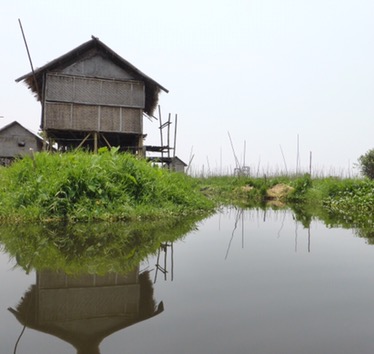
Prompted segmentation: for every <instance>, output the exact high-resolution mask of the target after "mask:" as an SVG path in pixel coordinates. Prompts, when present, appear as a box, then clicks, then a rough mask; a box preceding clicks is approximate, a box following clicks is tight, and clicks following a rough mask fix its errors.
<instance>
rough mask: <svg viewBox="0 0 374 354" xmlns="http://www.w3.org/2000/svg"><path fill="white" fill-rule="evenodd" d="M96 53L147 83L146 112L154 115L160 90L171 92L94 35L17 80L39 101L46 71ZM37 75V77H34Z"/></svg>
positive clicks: (61, 68)
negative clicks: (23, 83)
mask: <svg viewBox="0 0 374 354" xmlns="http://www.w3.org/2000/svg"><path fill="white" fill-rule="evenodd" d="M96 54H100V55H102V56H103V57H105V58H108V59H109V60H111V61H112V62H113V63H114V64H116V65H118V66H119V67H120V68H122V69H124V70H125V71H127V72H129V73H131V74H132V75H133V76H134V77H135V78H136V80H139V81H143V82H144V83H145V94H146V98H145V108H144V112H145V113H147V114H149V115H152V113H153V111H154V109H155V107H156V106H157V102H158V95H159V93H160V91H161V90H162V91H164V92H166V93H167V92H169V91H168V90H167V89H166V88H165V87H163V86H161V85H160V84H159V83H157V82H156V81H154V80H153V79H151V78H150V77H149V76H147V75H146V74H144V73H143V72H141V71H140V70H139V69H137V68H136V67H135V66H134V65H132V64H131V63H129V62H128V61H127V60H125V59H123V58H122V57H121V56H119V55H118V54H117V53H115V52H114V51H113V50H112V49H110V48H109V47H108V46H106V45H105V44H104V43H103V42H101V41H100V40H99V39H98V38H96V37H94V36H92V39H91V40H89V41H88V42H85V43H83V44H81V45H80V46H79V47H77V48H75V49H73V50H71V51H70V52H68V53H66V54H64V55H62V56H60V57H58V58H56V59H54V60H52V61H51V62H49V63H48V64H46V65H44V66H42V67H40V68H38V69H35V70H34V73H33V72H29V73H28V74H26V75H23V76H21V77H19V78H18V79H16V82H20V81H24V82H25V83H26V84H27V86H28V87H29V89H30V90H31V91H32V92H33V93H34V94H35V96H36V98H37V100H38V101H42V87H43V85H42V83H43V77H44V74H45V73H48V72H51V71H61V70H63V69H64V68H66V67H68V66H70V65H72V64H74V63H76V62H77V61H80V60H82V59H85V58H90V57H92V56H94V55H96ZM34 75H35V77H34Z"/></svg>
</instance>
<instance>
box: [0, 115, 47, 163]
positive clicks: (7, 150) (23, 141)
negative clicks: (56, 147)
mask: <svg viewBox="0 0 374 354" xmlns="http://www.w3.org/2000/svg"><path fill="white" fill-rule="evenodd" d="M42 148H43V140H42V139H41V138H40V137H38V136H37V135H35V134H34V133H32V132H31V131H29V130H28V129H26V128H25V127H24V126H22V125H21V124H20V123H18V122H16V121H14V122H12V123H10V124H8V125H6V126H5V127H3V128H1V129H0V166H7V165H9V164H10V163H11V162H12V161H13V160H14V159H15V158H16V157H22V156H25V155H26V154H30V153H31V152H32V151H41V150H42Z"/></svg>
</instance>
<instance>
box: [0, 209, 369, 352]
mask: <svg viewBox="0 0 374 354" xmlns="http://www.w3.org/2000/svg"><path fill="white" fill-rule="evenodd" d="M15 264H16V261H15V260H9V258H8V255H7V254H2V255H1V256H0V281H1V290H0V353H1V354H2V353H4V354H6V353H13V352H14V351H15V352H16V353H19V354H23V353H25V354H26V353H27V354H47V353H48V354H49V353H58V354H65V353H69V354H70V353H77V352H79V353H87V354H88V353H90V354H94V353H99V352H100V353H102V354H120V353H131V354H137V353H139V354H145V353H153V354H158V353H160V354H161V353H162V354H168V353H170V354H171V353H178V354H184V353H186V354H193V353H204V354H208V353H212V354H218V353H222V354H227V353H250V354H272V353H277V354H293V353H295V354H296V353H297V354H300V353H302V354H318V353H321V354H327V353H328V354H334V353H336V354H353V353H359V354H369V353H370V354H371V353H373V352H374V337H373V328H374V309H373V299H374V276H373V274H374V246H371V245H368V244H367V243H366V242H365V239H363V238H358V237H356V236H355V233H354V232H353V231H352V230H346V229H339V228H326V227H325V226H324V225H323V224H322V223H320V222H318V221H313V222H312V223H311V227H310V229H305V228H303V227H302V226H301V225H300V224H298V223H297V222H295V221H294V218H293V216H292V214H291V213H290V212H284V211H282V212H274V211H267V212H266V213H264V212H263V211H256V210H247V211H244V212H242V213H241V212H238V211H236V210H234V209H231V210H225V211H224V212H222V213H220V214H216V215H214V216H213V217H211V218H209V219H207V220H205V221H203V222H201V223H200V224H199V227H198V230H197V231H195V232H192V233H190V234H188V235H186V237H185V238H184V239H183V240H181V241H177V242H174V243H173V244H167V245H165V247H164V248H163V249H161V250H160V253H159V254H158V255H157V254H156V255H154V256H152V257H149V259H147V260H145V261H144V262H142V263H141V264H139V267H138V268H136V269H135V270H134V271H132V272H131V273H129V274H127V275H126V276H123V275H118V274H109V275H103V276H94V275H86V276H79V277H76V276H69V275H66V274H64V273H62V272H60V273H55V272H49V271H38V272H32V273H30V274H29V275H26V274H25V272H24V271H23V270H20V269H19V268H14V266H15ZM157 265H158V266H157ZM13 268H14V269H13ZM165 269H166V271H167V272H165Z"/></svg>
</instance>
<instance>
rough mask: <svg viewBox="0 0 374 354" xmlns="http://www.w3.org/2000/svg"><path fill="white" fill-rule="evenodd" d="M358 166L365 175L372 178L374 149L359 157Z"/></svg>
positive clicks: (373, 176)
mask: <svg viewBox="0 0 374 354" xmlns="http://www.w3.org/2000/svg"><path fill="white" fill-rule="evenodd" d="M358 166H359V168H360V171H361V173H362V174H363V175H364V176H365V177H368V178H370V179H374V149H371V150H369V151H368V152H367V153H366V154H365V155H361V156H360V157H359V159H358Z"/></svg>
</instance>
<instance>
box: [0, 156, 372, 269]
mask: <svg viewBox="0 0 374 354" xmlns="http://www.w3.org/2000/svg"><path fill="white" fill-rule="evenodd" d="M228 205H234V206H238V207H242V208H247V207H261V208H265V207H269V206H271V207H272V208H291V209H292V211H293V213H294V215H295V218H296V220H298V221H300V222H301V223H302V224H303V225H304V226H305V227H308V226H309V225H310V223H311V221H312V220H313V218H318V219H320V220H322V221H323V222H324V223H325V224H326V225H331V226H342V227H350V228H352V227H353V228H356V229H357V230H359V231H358V234H359V235H360V237H365V238H367V239H369V242H372V243H374V236H373V232H372V226H373V224H374V180H372V179H369V178H362V179H358V178H356V179H343V178H335V177H329V178H315V179H312V178H311V177H310V176H309V175H308V174H305V175H303V176H292V177H290V176H276V177H264V178H253V177H228V176H222V177H210V178H192V177H189V176H187V175H185V174H181V173H173V172H169V171H167V170H165V169H161V168H158V167H155V166H152V165H151V164H150V163H149V162H147V161H145V160H144V159H138V158H136V157H135V156H133V155H129V154H120V153H118V152H117V151H116V149H112V150H110V151H108V150H107V149H103V150H101V151H100V152H99V154H96V155H92V154H90V153H86V152H83V151H79V152H75V153H64V154H58V153H54V154H48V153H36V154H34V155H33V156H32V157H27V158H24V159H22V160H19V161H17V162H15V163H14V164H13V165H12V166H11V167H9V168H0V244H1V245H2V246H1V247H0V250H1V251H5V252H8V253H9V254H10V255H11V256H12V257H14V258H15V259H16V260H17V264H18V265H19V266H21V267H22V268H24V269H25V270H26V271H29V270H31V269H52V270H58V269H62V270H64V271H65V272H67V273H71V274H73V273H79V272H89V273H96V274H98V273H103V274H104V273H106V272H110V271H115V272H122V273H125V272H127V271H129V270H130V269H132V268H133V267H135V266H136V265H138V264H139V262H141V261H142V260H143V259H145V258H146V257H147V256H148V255H150V254H154V253H155V252H157V250H158V249H159V247H160V245H161V244H162V243H165V242H172V241H174V240H177V239H179V238H181V237H183V235H185V234H186V233H188V232H190V231H191V230H193V229H194V228H195V227H196V226H195V225H196V223H197V222H198V221H199V220H201V219H203V218H205V217H206V216H207V215H209V214H210V213H212V212H214V210H215V209H216V208H219V207H220V206H228ZM371 240H373V241H371Z"/></svg>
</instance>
